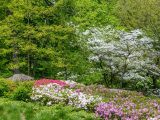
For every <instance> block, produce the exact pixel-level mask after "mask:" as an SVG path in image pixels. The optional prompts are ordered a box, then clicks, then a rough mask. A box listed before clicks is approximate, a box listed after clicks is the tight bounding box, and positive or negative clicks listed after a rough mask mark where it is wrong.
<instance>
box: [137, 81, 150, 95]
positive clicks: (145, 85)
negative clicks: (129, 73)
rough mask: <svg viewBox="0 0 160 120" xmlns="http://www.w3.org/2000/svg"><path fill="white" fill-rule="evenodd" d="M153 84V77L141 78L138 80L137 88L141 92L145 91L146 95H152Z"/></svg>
mask: <svg viewBox="0 0 160 120" xmlns="http://www.w3.org/2000/svg"><path fill="white" fill-rule="evenodd" d="M152 86H153V83H152V81H151V79H149V78H148V79H147V80H141V81H138V82H137V83H136V90H139V91H141V92H143V93H144V94H146V95H150V94H151V90H150V89H151V88H152Z"/></svg>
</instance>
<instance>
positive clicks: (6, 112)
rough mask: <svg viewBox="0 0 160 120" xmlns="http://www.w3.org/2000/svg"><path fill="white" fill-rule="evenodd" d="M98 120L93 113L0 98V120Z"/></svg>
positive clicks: (66, 107)
mask: <svg viewBox="0 0 160 120" xmlns="http://www.w3.org/2000/svg"><path fill="white" fill-rule="evenodd" d="M23 119H24V120H99V119H98V118H96V117H95V114H94V113H90V112H86V111H84V110H80V109H77V108H74V107H71V106H65V105H62V104H58V105H54V106H51V107H46V106H39V105H37V104H33V103H25V102H19V101H11V100H8V99H1V98H0V120H23Z"/></svg>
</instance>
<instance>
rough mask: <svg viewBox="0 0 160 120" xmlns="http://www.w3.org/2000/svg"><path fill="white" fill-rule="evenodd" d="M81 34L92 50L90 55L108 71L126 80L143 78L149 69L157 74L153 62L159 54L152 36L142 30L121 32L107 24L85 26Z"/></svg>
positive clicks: (157, 69)
mask: <svg viewBox="0 0 160 120" xmlns="http://www.w3.org/2000/svg"><path fill="white" fill-rule="evenodd" d="M83 35H85V36H86V37H87V39H88V46H89V49H90V50H91V51H92V54H91V56H90V57H89V59H90V60H91V61H94V62H97V63H100V64H101V65H103V66H101V68H103V71H106V72H107V74H112V76H113V74H114V76H118V77H120V78H122V79H126V80H130V79H138V80H145V79H146V74H148V73H149V74H152V75H156V76H160V69H159V68H158V66H157V65H156V64H155V62H154V59H155V57H157V55H159V54H158V52H157V51H155V50H154V49H153V44H152V42H153V40H152V39H150V38H149V37H146V36H145V35H144V33H143V32H142V31H141V30H133V31H131V32H124V31H118V30H115V29H113V28H112V27H111V26H107V27H104V28H93V29H90V30H87V31H86V32H84V33H83ZM159 57H160V55H159Z"/></svg>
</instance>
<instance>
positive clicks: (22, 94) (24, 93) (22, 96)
mask: <svg viewBox="0 0 160 120" xmlns="http://www.w3.org/2000/svg"><path fill="white" fill-rule="evenodd" d="M17 84H18V85H17V87H16V89H15V90H14V91H13V92H12V95H11V98H12V99H14V100H22V101H29V100H30V96H31V93H32V87H33V82H22V83H17Z"/></svg>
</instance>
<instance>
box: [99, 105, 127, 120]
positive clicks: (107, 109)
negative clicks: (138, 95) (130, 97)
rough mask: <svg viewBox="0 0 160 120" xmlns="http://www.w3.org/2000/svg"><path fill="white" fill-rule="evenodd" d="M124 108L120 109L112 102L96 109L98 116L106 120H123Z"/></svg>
mask: <svg viewBox="0 0 160 120" xmlns="http://www.w3.org/2000/svg"><path fill="white" fill-rule="evenodd" d="M123 114H124V113H123V111H122V108H118V107H117V106H116V105H114V104H113V103H112V102H109V103H100V104H99V105H98V106H97V107H96V115H99V116H100V117H102V118H104V119H105V120H109V119H121V117H122V116H123Z"/></svg>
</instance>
